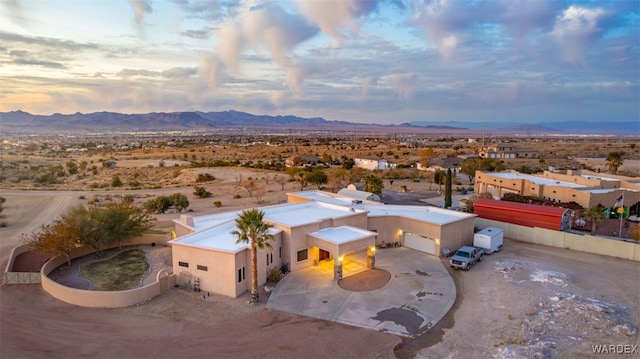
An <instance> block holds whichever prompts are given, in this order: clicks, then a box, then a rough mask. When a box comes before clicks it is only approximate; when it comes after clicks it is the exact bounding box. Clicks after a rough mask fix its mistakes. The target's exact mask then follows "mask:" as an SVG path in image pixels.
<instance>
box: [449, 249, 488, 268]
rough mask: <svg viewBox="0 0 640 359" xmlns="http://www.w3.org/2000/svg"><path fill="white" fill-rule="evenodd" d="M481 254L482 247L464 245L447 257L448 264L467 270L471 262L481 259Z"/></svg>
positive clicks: (482, 251) (482, 252)
mask: <svg viewBox="0 0 640 359" xmlns="http://www.w3.org/2000/svg"><path fill="white" fill-rule="evenodd" d="M483 254H484V249H483V248H480V247H475V246H464V247H462V248H460V249H458V250H457V251H456V252H455V253H454V254H453V256H452V257H451V258H450V259H449V266H451V268H456V269H458V268H459V269H464V270H469V269H470V268H471V265H472V264H474V263H475V262H480V261H482V255H483Z"/></svg>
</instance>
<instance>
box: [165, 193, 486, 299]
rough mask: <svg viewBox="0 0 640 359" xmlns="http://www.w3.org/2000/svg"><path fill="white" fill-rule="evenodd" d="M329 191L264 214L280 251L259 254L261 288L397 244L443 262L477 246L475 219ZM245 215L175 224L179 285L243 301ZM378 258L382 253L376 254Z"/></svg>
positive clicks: (297, 196) (292, 196) (246, 284)
mask: <svg viewBox="0 0 640 359" xmlns="http://www.w3.org/2000/svg"><path fill="white" fill-rule="evenodd" d="M354 200H357V199H355V198H353V197H347V196H341V195H337V194H334V193H329V192H323V191H304V192H295V193H289V194H288V202H289V203H287V204H281V205H275V206H266V207H262V208H259V209H260V210H261V211H263V212H264V213H265V215H264V221H265V222H268V223H270V224H272V225H273V228H272V230H271V234H272V235H273V236H274V240H273V242H272V247H273V251H272V252H271V251H268V250H260V251H259V252H258V283H259V285H263V284H264V283H265V282H266V277H267V273H268V271H269V270H272V269H279V268H280V267H281V266H283V265H286V266H287V267H288V268H289V269H290V270H292V271H295V270H300V269H303V268H307V267H310V266H313V265H314V264H316V263H318V262H319V261H323V260H329V261H333V263H334V265H335V266H338V263H340V265H342V260H348V259H345V255H348V254H351V253H355V252H359V251H363V250H369V249H370V248H373V247H374V246H376V245H380V244H382V242H385V243H395V242H398V243H399V244H402V245H404V246H407V247H410V248H414V249H417V250H421V251H424V252H426V253H430V254H433V255H439V254H440V253H441V249H444V248H447V249H449V250H454V249H456V248H458V247H460V246H462V245H466V244H471V243H472V242H473V226H474V218H475V215H473V214H468V213H461V212H455V211H448V210H444V209H440V208H436V207H425V206H388V205H383V204H380V203H377V202H371V201H368V200H357V201H356V202H355V204H354ZM239 214H240V212H239V211H233V212H226V213H220V214H213V215H205V216H200V217H192V216H190V215H183V216H181V217H180V219H179V220H175V221H174V224H175V232H176V236H177V238H176V239H174V240H172V241H170V243H171V246H172V260H173V272H174V273H175V274H176V275H177V276H178V282H179V284H183V285H184V284H188V283H194V282H195V281H196V280H197V282H198V284H199V288H200V289H201V290H203V291H207V292H211V293H215V294H221V295H225V296H229V297H233V298H235V297H238V296H240V295H241V294H242V293H244V292H245V291H247V290H248V289H249V288H250V280H251V278H250V267H249V266H250V250H249V246H248V245H247V244H236V242H235V241H236V237H235V236H234V235H233V234H231V233H232V232H233V231H234V230H235V229H236V223H235V219H236V218H238V215H239ZM374 253H375V252H374Z"/></svg>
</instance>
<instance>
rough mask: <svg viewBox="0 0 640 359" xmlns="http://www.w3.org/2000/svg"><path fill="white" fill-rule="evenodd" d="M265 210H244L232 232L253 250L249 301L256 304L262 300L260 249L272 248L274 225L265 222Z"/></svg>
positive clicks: (240, 241) (238, 241)
mask: <svg viewBox="0 0 640 359" xmlns="http://www.w3.org/2000/svg"><path fill="white" fill-rule="evenodd" d="M263 218H264V212H262V211H260V210H258V209H255V208H252V209H247V210H244V211H242V213H241V214H240V215H239V216H238V218H236V227H237V228H238V229H237V230H234V231H233V232H231V234H233V235H235V236H236V237H238V239H237V240H236V243H245V244H249V247H250V250H251V299H250V301H249V303H251V304H256V303H258V302H259V301H260V294H259V293H258V249H265V248H268V249H269V250H271V249H272V247H271V243H269V241H271V240H272V239H273V235H271V234H269V229H270V228H271V227H273V226H272V225H271V224H269V223H264V222H263V221H262V219H263Z"/></svg>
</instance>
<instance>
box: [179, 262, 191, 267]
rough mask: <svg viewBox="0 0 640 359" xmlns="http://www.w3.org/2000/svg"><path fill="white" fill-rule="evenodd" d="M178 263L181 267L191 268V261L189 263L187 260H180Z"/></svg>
mask: <svg viewBox="0 0 640 359" xmlns="http://www.w3.org/2000/svg"><path fill="white" fill-rule="evenodd" d="M178 265H179V266H180V267H185V268H189V263H187V262H178Z"/></svg>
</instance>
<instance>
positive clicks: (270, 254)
mask: <svg viewBox="0 0 640 359" xmlns="http://www.w3.org/2000/svg"><path fill="white" fill-rule="evenodd" d="M269 259H271V264H273V253H269Z"/></svg>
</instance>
